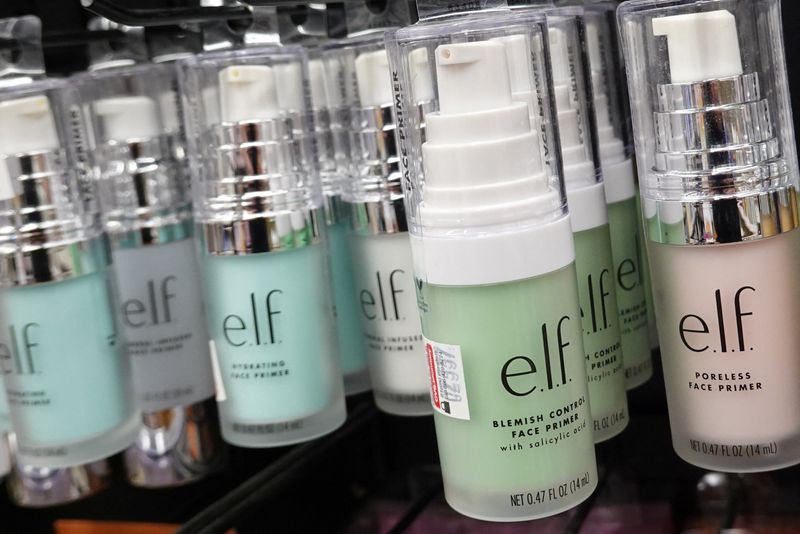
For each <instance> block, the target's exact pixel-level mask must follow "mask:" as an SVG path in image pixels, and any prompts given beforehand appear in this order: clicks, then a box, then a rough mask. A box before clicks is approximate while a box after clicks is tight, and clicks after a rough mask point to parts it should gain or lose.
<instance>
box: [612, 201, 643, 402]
mask: <svg viewBox="0 0 800 534" xmlns="http://www.w3.org/2000/svg"><path fill="white" fill-rule="evenodd" d="M608 222H609V228H610V230H611V251H612V254H613V256H614V281H615V283H616V290H617V306H618V308H619V328H620V334H621V336H622V357H623V359H624V361H625V381H626V384H627V386H628V389H630V388H632V387H636V386H638V385H640V384H642V383H644V382H645V381H646V380H647V379H648V378H650V376H651V375H652V373H653V362H652V356H651V354H650V332H649V330H648V327H647V299H646V298H645V285H644V271H643V270H642V266H641V265H640V263H639V258H640V255H639V245H638V239H639V237H638V236H639V235H640V234H641V230H640V228H641V222H640V221H639V220H638V219H637V212H636V197H631V198H629V199H627V200H623V201H620V202H614V203H612V204H609V205H608Z"/></svg>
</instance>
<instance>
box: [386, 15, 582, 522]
mask: <svg viewBox="0 0 800 534" xmlns="http://www.w3.org/2000/svg"><path fill="white" fill-rule="evenodd" d="M545 28H546V26H545V22H544V19H543V17H541V16H539V15H524V16H522V15H520V14H518V13H515V14H514V16H513V18H511V17H509V16H494V17H491V18H489V17H480V18H477V19H476V20H472V21H470V20H464V19H463V18H462V19H460V20H458V22H454V23H448V22H430V23H426V22H423V23H420V24H418V25H415V26H412V27H409V28H406V29H401V30H398V31H397V32H396V33H394V34H391V35H390V36H389V37H387V42H388V43H389V44H390V50H391V53H392V58H393V59H392V65H393V69H392V70H393V73H395V74H394V75H395V76H396V77H397V81H396V85H395V87H396V90H397V91H398V102H399V103H400V105H399V106H398V109H397V115H398V122H399V123H400V122H401V121H409V122H403V123H404V124H405V125H406V128H404V130H403V131H402V132H400V136H399V137H400V139H403V140H409V142H407V143H406V144H404V145H401V153H406V151H408V153H409V154H412V155H413V154H419V155H421V165H417V164H416V162H417V161H419V159H415V158H414V157H413V156H412V157H409V158H408V159H407V160H406V161H405V162H404V163H405V164H406V165H407V167H406V169H407V171H408V172H409V184H408V189H407V191H408V193H409V196H408V202H407V203H408V205H409V227H410V231H411V236H412V249H413V253H414V263H415V273H416V275H417V277H418V282H417V287H418V289H419V291H418V304H419V308H420V313H421V317H422V325H423V332H424V336H425V348H426V354H427V358H428V366H429V372H430V375H431V397H432V403H433V406H434V421H435V424H436V435H437V441H438V445H439V454H440V459H441V464H442V475H443V478H444V488H445V497H446V499H447V502H448V503H449V504H450V505H451V506H452V507H453V508H455V509H456V510H457V511H458V512H460V513H463V514H465V515H468V516H471V517H475V518H479V519H484V520H491V521H521V520H527V519H534V518H540V517H545V516H548V515H552V514H555V513H559V512H561V511H564V510H566V509H569V508H571V507H573V506H575V505H576V504H578V503H579V502H581V501H582V500H584V499H585V498H587V497H588V496H589V495H590V494H591V492H592V491H593V490H594V488H595V487H596V485H597V472H596V465H595V457H594V437H593V432H592V418H591V414H590V410H589V391H588V387H587V380H586V364H585V358H584V350H583V340H582V335H581V317H580V307H579V297H578V285H577V277H576V270H575V251H574V246H573V237H572V228H571V225H570V218H569V216H568V215H567V212H566V203H565V201H564V198H563V196H562V191H563V189H562V187H561V183H560V179H559V176H558V172H557V171H553V170H555V169H558V168H559V167H558V160H557V156H556V153H557V152H552V150H556V151H557V147H558V142H557V141H556V140H555V139H554V137H553V133H554V130H553V128H552V121H551V118H550V117H552V116H553V110H552V107H551V105H552V104H551V101H550V95H549V94H548V91H547V85H548V84H547V83H546V82H547V80H548V78H547V77H548V76H549V71H548V65H547V58H546V57H544V49H545V44H544V39H546V37H547V34H546V31H547V30H546V29H545ZM517 35H519V36H521V37H523V38H524V39H525V41H526V42H525V43H524V44H525V46H526V48H527V49H528V50H529V51H530V53H528V55H527V57H528V58H529V61H532V62H533V61H535V65H534V64H531V66H530V68H529V69H526V71H525V72H524V73H522V72H519V71H517V72H513V74H512V75H510V73H509V61H508V59H507V58H508V57H509V56H514V45H510V46H509V45H506V44H504V43H509V42H512V41H509V39H511V38H516V36H517ZM498 37H503V38H502V39H497V38H498ZM419 50H424V51H425V54H426V56H427V58H428V61H427V62H426V64H425V65H424V67H425V68H426V69H427V70H428V71H429V72H435V79H436V89H437V94H438V107H439V110H438V111H435V112H430V113H428V114H427V115H426V119H425V121H426V130H425V138H426V141H425V142H424V143H421V144H420V141H421V135H420V133H421V132H420V129H419V127H418V126H419V124H418V123H416V122H415V119H413V118H411V117H413V115H411V116H408V115H406V114H405V113H406V111H407V110H409V109H413V102H414V101H415V96H414V94H413V93H414V84H413V81H412V80H411V79H410V76H408V74H409V73H410V72H411V69H410V68H409V62H410V61H412V60H413V59H414V57H419V56H420V55H421V54H420V52H419ZM417 68H420V66H417ZM534 69H536V70H534ZM533 72H537V73H538V75H539V76H538V77H537V76H534V75H533ZM517 76H519V77H520V78H523V77H524V78H525V79H526V80H527V85H526V86H525V87H524V90H521V91H520V89H521V84H520V85H517V82H516V81H515V83H514V84H513V85H512V83H511V79H512V78H515V77H517ZM537 79H538V80H540V81H542V85H541V87H537V85H536V80H537ZM407 91H409V92H411V94H408V93H407ZM530 95H536V97H537V98H536V99H537V100H538V99H539V97H541V100H542V102H544V103H545V104H544V105H543V107H542V108H539V107H538V106H537V107H536V122H537V123H538V124H539V125H541V126H542V129H541V130H540V129H539V128H538V127H536V126H535V125H534V124H536V123H532V121H531V112H530V111H531V107H530V106H529V104H528V102H527V101H526V100H527V98H528V97H529V96H530ZM544 139H549V140H552V141H554V144H553V145H551V146H550V147H546V146H545V143H544V142H543V140H544ZM548 149H549V150H550V151H549V152H546V150H548ZM545 153H547V154H548V155H547V156H545ZM550 158H554V159H552V160H551V159H550ZM548 162H549V163H551V164H552V165H549V164H548Z"/></svg>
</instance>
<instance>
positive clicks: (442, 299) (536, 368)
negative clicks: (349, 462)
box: [419, 265, 597, 518]
mask: <svg viewBox="0 0 800 534" xmlns="http://www.w3.org/2000/svg"><path fill="white" fill-rule="evenodd" d="M419 288H420V289H419V309H420V313H421V316H422V323H423V328H424V332H425V337H426V338H427V339H438V340H447V341H449V342H450V343H452V345H443V344H439V343H436V342H430V348H431V352H432V354H431V352H429V358H431V359H432V361H433V364H434V365H433V367H434V369H433V371H434V373H433V374H435V375H436V377H435V379H434V380H433V382H434V385H433V389H434V395H436V391H435V390H436V388H437V387H438V390H439V397H440V402H441V400H445V399H448V397H446V396H445V395H450V394H451V391H453V390H454V389H455V388H454V387H453V385H456V386H457V387H458V391H457V393H462V392H468V393H469V405H468V407H467V405H466V403H465V406H464V412H463V413H467V414H468V417H469V419H466V418H457V417H454V416H452V414H446V413H445V414H441V410H436V411H435V412H434V418H435V419H436V438H437V441H438V446H439V454H440V457H441V459H442V475H443V477H444V483H445V486H446V488H447V495H448V501H450V502H451V503H452V504H454V505H456V506H457V508H459V509H465V510H469V511H470V513H472V514H474V515H477V516H484V517H509V518H512V517H530V516H533V515H538V514H545V513H548V512H551V511H555V510H563V509H565V508H567V507H568V506H570V505H571V504H575V503H576V502H579V501H580V500H582V499H584V498H585V497H586V495H588V493H590V492H591V491H592V488H594V486H595V485H596V484H597V477H596V465H595V459H594V436H593V434H592V419H591V414H590V413H589V396H588V390H587V381H586V364H585V361H584V354H583V349H582V347H583V342H582V336H581V321H580V311H579V308H578V289H577V277H576V272H575V268H574V266H573V265H570V266H567V267H564V268H562V269H559V270H558V271H555V272H551V273H548V274H545V275H542V276H539V277H535V278H531V279H527V280H520V281H516V282H510V283H503V284H494V285H481V286H470V287H448V286H440V285H434V284H428V283H425V282H421V283H420V285H419ZM456 362H457V363H456ZM447 370H454V372H453V374H452V375H447V376H444V377H443V376H439V375H445V372H441V371H447ZM442 378H447V379H448V380H447V382H445V381H444V380H442ZM451 381H452V382H453V385H451V384H450V382H451ZM453 392H454V393H455V392H456V391H453ZM464 399H465V400H466V394H465V395H464ZM460 408H461V406H460V405H459V404H458V403H455V406H454V405H453V404H451V405H450V411H451V412H453V411H455V410H457V409H460ZM476 458H480V459H481V461H480V462H476V461H475V459H476Z"/></svg>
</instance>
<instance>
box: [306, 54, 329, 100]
mask: <svg viewBox="0 0 800 534" xmlns="http://www.w3.org/2000/svg"><path fill="white" fill-rule="evenodd" d="M308 81H309V85H310V86H311V106H312V107H313V108H314V109H323V108H327V107H328V93H327V91H326V89H325V63H324V62H323V61H322V60H321V59H312V60H311V61H309V62H308Z"/></svg>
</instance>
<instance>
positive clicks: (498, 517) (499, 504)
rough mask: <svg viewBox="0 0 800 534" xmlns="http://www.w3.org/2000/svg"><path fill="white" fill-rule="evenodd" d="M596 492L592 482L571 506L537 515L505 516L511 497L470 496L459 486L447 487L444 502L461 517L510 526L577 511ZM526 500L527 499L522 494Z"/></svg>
mask: <svg viewBox="0 0 800 534" xmlns="http://www.w3.org/2000/svg"><path fill="white" fill-rule="evenodd" d="M595 489H597V480H592V481H591V483H590V484H589V485H588V486H584V487H583V488H581V489H580V490H579V491H578V492H576V493H574V494H573V497H574V498H573V499H570V500H569V501H568V502H565V503H563V504H560V505H559V506H553V507H551V508H548V507H546V506H543V507H542V508H541V509H540V510H539V511H537V512H536V513H535V514H530V513H528V514H520V515H512V514H502V513H501V512H500V510H503V509H508V504H507V503H508V501H509V498H510V496H509V494H508V493H489V492H480V493H477V492H470V491H468V490H463V491H462V490H461V489H460V488H458V487H457V486H453V485H448V484H447V482H445V485H444V498H445V500H446V501H447V504H449V505H450V507H451V508H452V509H453V510H455V511H456V512H458V513H459V514H462V515H465V516H467V517H471V518H473V519H479V520H481V521H493V522H502V523H510V522H516V521H532V520H535V519H544V518H545V517H550V516H553V515H558V514H560V513H562V512H566V511H567V510H571V509H572V508H575V507H576V506H578V505H579V504H580V503H582V502H583V501H585V500H586V499H588V498H589V497H590V496H591V495H592V493H594V490H595ZM522 498H523V499H526V498H527V495H526V494H523V497H522Z"/></svg>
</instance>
